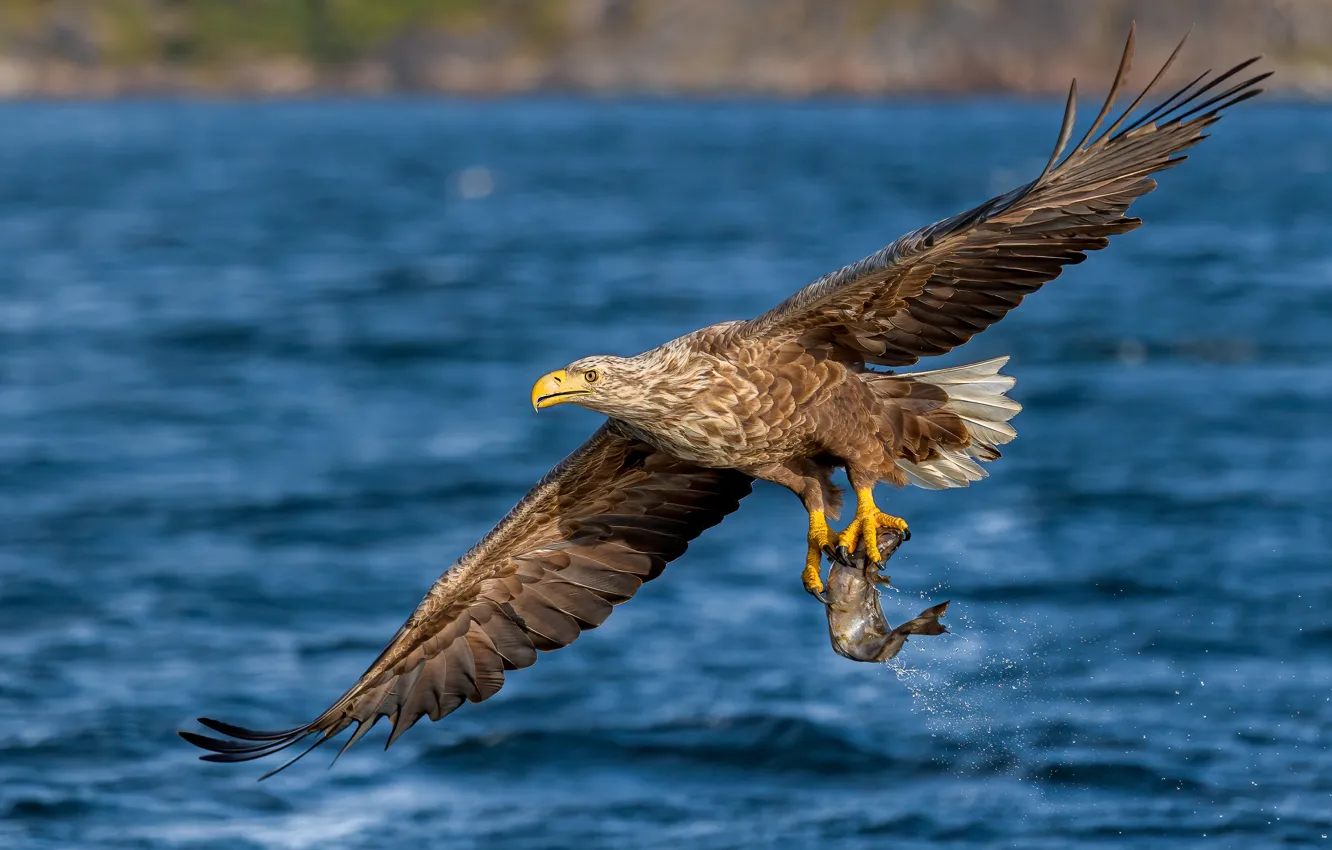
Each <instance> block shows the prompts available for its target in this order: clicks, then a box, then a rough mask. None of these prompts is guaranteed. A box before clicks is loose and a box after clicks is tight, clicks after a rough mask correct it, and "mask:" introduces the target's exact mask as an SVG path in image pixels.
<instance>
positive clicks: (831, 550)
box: [823, 545, 854, 567]
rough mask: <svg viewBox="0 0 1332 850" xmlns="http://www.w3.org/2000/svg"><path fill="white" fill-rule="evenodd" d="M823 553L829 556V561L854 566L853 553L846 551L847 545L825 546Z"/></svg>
mask: <svg viewBox="0 0 1332 850" xmlns="http://www.w3.org/2000/svg"><path fill="white" fill-rule="evenodd" d="M823 554H825V555H827V556H828V560H829V561H832V562H834V563H837V564H841V565H842V566H844V567H850V566H854V565H853V564H852V563H851V553H850V552H848V551H846V547H845V546H836V547H834V546H831V545H828V546H824V547H823Z"/></svg>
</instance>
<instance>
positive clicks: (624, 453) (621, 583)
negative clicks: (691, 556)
mask: <svg viewBox="0 0 1332 850" xmlns="http://www.w3.org/2000/svg"><path fill="white" fill-rule="evenodd" d="M750 485H751V479H750V478H749V477H748V476H746V475H743V474H741V473H739V472H735V471H733V470H722V469H704V468H702V467H698V466H694V465H693V464H690V463H687V462H685V461H682V460H679V459H677V458H674V457H671V456H670V455H667V454H664V453H661V452H658V451H657V450H655V449H653V448H652V447H650V446H648V445H646V444H645V443H642V442H639V441H638V440H634V439H632V438H629V437H626V436H624V435H622V434H621V433H620V432H619V431H618V430H617V427H616V424H615V422H614V421H610V422H608V423H606V425H604V426H602V427H601V429H600V430H598V431H597V433H596V434H594V435H593V436H592V437H591V438H590V439H589V440H588V441H587V442H586V443H584V444H583V445H582V446H581V447H580V448H579V449H578V450H577V451H575V452H574V453H573V454H571V455H569V457H567V458H565V460H564V461H563V462H561V463H560V465H559V466H557V467H555V468H554V469H552V470H551V471H550V472H549V473H548V474H547V475H546V477H545V478H543V479H542V480H541V482H540V483H538V484H537V485H536V486H535V487H534V488H532V491H531V492H530V493H528V494H527V496H526V497H524V498H523V500H522V501H521V502H519V503H518V505H517V506H516V507H514V509H513V510H512V511H510V512H509V515H508V516H506V517H505V518H504V519H503V520H501V521H500V523H499V524H498V525H496V526H495V528H494V529H493V530H492V531H491V532H490V533H489V534H487V535H486V537H485V538H484V539H482V540H481V542H480V543H478V544H477V545H476V546H475V547H474V548H473V549H472V550H471V551H470V552H468V553H467V554H466V555H464V556H463V557H462V558H461V559H459V561H458V562H457V563H456V564H454V565H453V567H452V568H450V569H449V570H448V571H447V572H446V573H444V575H443V576H441V577H440V579H439V580H438V581H436V582H435V585H434V586H433V587H432V588H430V592H429V593H428V594H427V595H426V597H425V599H424V600H422V602H421V604H420V605H419V606H418V607H417V609H416V611H415V612H413V613H412V615H411V616H410V617H408V618H407V622H406V623H404V624H403V626H402V628H400V629H399V630H398V633H397V634H396V635H395V636H394V637H393V640H392V641H390V642H389V645H388V646H387V647H385V649H384V651H383V652H382V653H380V655H379V658H377V659H375V662H374V663H373V664H371V665H370V668H369V669H368V670H366V671H365V673H364V674H363V675H362V676H361V678H360V680H359V681H357V682H356V684H355V685H353V686H352V687H351V689H350V690H348V691H347V692H346V693H345V694H343V695H342V697H341V698H339V699H338V700H337V702H335V703H333V705H332V706H330V707H329V708H328V710H326V711H325V712H324V713H323V714H321V715H320V716H319V717H317V718H316V719H315V720H313V721H311V722H310V723H307V724H306V725H304V726H298V727H296V728H294V729H284V730H280V731H274V732H259V731H254V730H251V729H243V728H241V727H239V726H233V725H231V724H229V723H223V722H221V721H217V720H211V719H207V718H200V720H199V722H200V723H202V724H203V725H205V726H207V727H208V728H210V729H212V730H214V731H217V732H221V733H222V734H223V735H226V736H228V737H229V738H231V739H233V740H220V739H217V738H210V737H207V736H205V735H198V734H195V733H192V732H181V733H180V734H181V737H183V738H184V739H185V740H187V741H189V742H190V743H192V744H195V745H196V746H199V747H202V748H203V749H205V750H210V751H211V753H210V754H209V755H206V756H203V758H204V760H206V761H220V762H238V761H250V760H251V759H257V758H262V757H264V756H267V755H272V754H274V753H277V752H280V751H282V750H285V749H287V748H288V747H290V746H291V745H293V744H295V743H297V742H298V741H301V740H302V739H305V738H306V737H307V736H318V737H317V738H316V739H315V740H314V742H313V743H312V744H311V746H310V747H309V748H308V749H306V750H305V751H304V752H302V753H301V754H300V755H299V756H297V757H296V758H293V759H291V761H288V762H286V763H285V764H283V765H281V766H280V767H278V768H277V770H281V769H283V768H285V767H287V766H288V765H290V764H291V763H292V762H295V761H296V760H297V759H298V758H300V757H301V756H303V755H305V753H308V752H309V751H310V750H313V749H314V748H315V747H317V746H319V745H320V744H322V743H324V742H325V741H328V740H329V739H330V738H333V737H334V736H335V735H337V734H338V733H340V732H342V731H344V730H345V729H347V727H349V726H352V725H355V726H356V730H355V731H354V732H353V734H352V736H351V737H350V738H349V739H348V741H347V743H346V744H345V745H344V746H343V750H346V748H347V747H349V746H351V745H352V744H353V743H354V742H355V741H356V740H358V739H359V738H360V737H361V736H362V735H364V734H365V733H366V732H368V731H369V730H370V728H371V727H372V726H373V725H374V724H375V723H376V722H377V721H378V720H379V719H380V718H381V717H387V718H389V722H390V723H391V724H392V726H393V729H392V732H391V733H390V735H389V743H390V744H391V743H393V741H395V740H397V738H398V736H399V735H401V734H402V733H403V732H405V731H407V729H408V728H409V727H411V726H412V724H414V723H416V721H418V720H420V719H421V718H422V717H423V716H426V715H429V717H430V719H431V720H439V719H440V718H441V717H443V716H444V715H446V714H448V713H449V712H451V711H453V710H454V709H455V708H457V707H458V706H460V705H462V703H463V701H464V700H471V701H472V702H480V701H481V700H483V699H486V698H488V697H491V696H493V695H494V694H495V693H496V692H497V691H498V690H499V689H500V688H501V687H502V686H503V684H504V671H506V670H515V669H518V668H520V667H527V666H528V665H530V664H532V663H534V662H535V661H536V657H537V650H552V649H559V648H560V647H562V646H567V645H569V644H570V643H572V642H573V641H574V640H575V639H576V638H577V637H578V635H579V633H580V632H581V631H582V630H584V629H591V628H595V627H597V626H599V625H601V623H602V622H603V621H604V620H605V619H606V617H607V616H609V615H610V612H611V606H613V605H616V604H618V603H620V602H623V601H625V600H626V599H628V598H630V597H631V596H633V595H634V593H635V592H637V590H638V588H639V586H640V585H642V583H643V582H645V581H650V580H651V579H654V578H656V577H657V576H658V575H660V574H661V571H662V570H663V569H664V568H665V566H666V564H667V563H668V562H670V561H672V560H674V559H675V558H678V557H679V556H680V555H681V554H683V553H684V551H685V547H686V546H687V545H688V543H689V541H691V540H693V539H694V538H695V537H697V536H698V535H699V534H700V533H702V532H703V531H704V530H705V529H707V528H710V527H712V526H714V525H716V524H717V523H719V522H721V520H722V518H723V517H725V516H726V515H727V514H729V513H731V512H732V511H734V510H735V509H736V507H737V506H738V505H739V502H740V499H741V498H743V497H744V496H745V495H747V494H748V493H749V491H750ZM277 770H274V771H273V773H276V772H277ZM268 775H271V774H268Z"/></svg>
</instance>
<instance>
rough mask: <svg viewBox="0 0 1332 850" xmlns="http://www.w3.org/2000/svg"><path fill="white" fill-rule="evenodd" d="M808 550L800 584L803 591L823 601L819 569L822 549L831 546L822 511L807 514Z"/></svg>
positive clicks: (829, 534) (821, 579) (826, 523)
mask: <svg viewBox="0 0 1332 850" xmlns="http://www.w3.org/2000/svg"><path fill="white" fill-rule="evenodd" d="M807 539H808V544H809V548H808V550H807V551H806V552H805V569H804V571H803V572H802V573H801V574H800V583H801V584H803V585H804V586H805V591H806V592H807V593H809V594H811V595H813V596H816V597H818V598H819V599H823V576H822V574H821V568H822V565H823V560H822V559H823V548H824V547H825V546H830V545H832V532H831V531H830V530H829V529H828V520H827V519H826V518H825V517H824V515H823V511H821V510H811V511H810V512H809V537H808V538H807Z"/></svg>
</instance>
